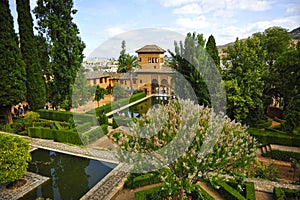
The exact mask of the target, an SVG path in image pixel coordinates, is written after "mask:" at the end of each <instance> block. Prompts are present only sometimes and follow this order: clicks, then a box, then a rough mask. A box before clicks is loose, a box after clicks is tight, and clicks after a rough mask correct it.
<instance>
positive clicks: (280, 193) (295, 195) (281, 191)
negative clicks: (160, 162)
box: [273, 187, 300, 200]
mask: <svg viewBox="0 0 300 200" xmlns="http://www.w3.org/2000/svg"><path fill="white" fill-rule="evenodd" d="M273 196H274V199H275V200H286V199H300V191H299V190H293V189H288V188H278V187H274V190H273Z"/></svg>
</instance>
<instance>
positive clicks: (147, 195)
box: [134, 186, 168, 200]
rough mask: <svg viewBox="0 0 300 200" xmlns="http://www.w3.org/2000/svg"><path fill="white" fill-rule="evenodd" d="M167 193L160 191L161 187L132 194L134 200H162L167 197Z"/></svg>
mask: <svg viewBox="0 0 300 200" xmlns="http://www.w3.org/2000/svg"><path fill="white" fill-rule="evenodd" d="M167 196H168V193H167V191H165V190H162V186H156V187H153V188H150V189H147V190H142V191H139V192H135V193H134V199H135V200H148V199H162V198H163V197H167Z"/></svg>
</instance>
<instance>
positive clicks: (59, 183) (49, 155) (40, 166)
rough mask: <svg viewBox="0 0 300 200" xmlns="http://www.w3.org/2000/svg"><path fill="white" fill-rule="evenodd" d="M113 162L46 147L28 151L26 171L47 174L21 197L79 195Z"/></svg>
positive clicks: (74, 196)
mask: <svg viewBox="0 0 300 200" xmlns="http://www.w3.org/2000/svg"><path fill="white" fill-rule="evenodd" d="M115 166H116V165H115V164H110V163H104V162H100V161H96V160H90V159H86V158H81V157H76V156H71V155H67V154H62V153H57V152H54V151H48V150H36V151H33V152H32V162H31V163H30V164H29V168H28V171H30V172H34V173H37V174H40V175H43V176H47V177H49V178H50V180H49V181H47V182H46V183H44V184H43V185H41V186H39V187H38V188H37V189H35V190H33V191H31V192H30V193H29V194H27V195H26V196H24V197H23V198H22V199H36V198H37V197H43V198H50V199H66V200H72V199H79V198H80V197H81V196H83V195H84V194H85V193H86V192H87V191H88V190H89V189H90V188H92V187H93V186H94V185H95V184H96V183H97V182H99V181H100V180H101V179H102V178H103V177H104V176H105V175H106V174H108V173H109V172H110V171H111V170H112V169H113V168H114V167H115Z"/></svg>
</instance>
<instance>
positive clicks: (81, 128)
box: [76, 122, 92, 133]
mask: <svg viewBox="0 0 300 200" xmlns="http://www.w3.org/2000/svg"><path fill="white" fill-rule="evenodd" d="M91 126H92V123H91V122H86V123H84V124H77V125H76V130H77V132H78V133H84V132H86V131H88V130H90V129H91Z"/></svg>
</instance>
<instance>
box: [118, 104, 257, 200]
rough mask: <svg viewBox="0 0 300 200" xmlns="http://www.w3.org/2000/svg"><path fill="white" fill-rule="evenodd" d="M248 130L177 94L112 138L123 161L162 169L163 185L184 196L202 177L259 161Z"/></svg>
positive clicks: (147, 168) (145, 168)
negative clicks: (182, 98) (176, 98)
mask: <svg viewBox="0 0 300 200" xmlns="http://www.w3.org/2000/svg"><path fill="white" fill-rule="evenodd" d="M246 130H247V127H245V126H242V125H241V124H240V123H236V122H234V121H231V120H230V119H229V118H228V117H227V116H224V115H222V114H218V115H216V114H215V113H214V112H213V110H212V109H210V108H207V107H203V106H199V105H195V104H194V103H193V102H192V101H189V100H177V101H171V102H170V103H169V104H166V105H160V106H158V107H156V108H153V109H150V110H149V111H148V113H147V114H146V115H145V116H142V117H141V118H139V119H138V120H137V121H136V122H135V123H131V124H130V126H129V127H128V128H127V129H126V130H125V129H124V130H123V131H120V130H118V132H116V133H112V139H113V140H114V142H115V143H116V144H117V145H118V146H119V147H120V148H119V150H118V156H119V159H120V161H121V162H126V163H129V164H133V166H134V167H133V169H134V170H136V171H138V172H145V171H153V170H157V169H162V170H161V179H162V182H163V183H164V184H163V188H164V189H165V190H167V191H168V192H169V193H170V194H173V195H176V194H177V195H180V196H183V193H191V191H193V190H196V189H197V184H196V183H197V182H198V181H199V180H200V179H201V178H207V179H209V178H211V177H212V176H215V175H218V174H220V173H226V174H228V173H232V172H234V173H236V172H244V170H245V169H246V167H247V166H249V165H251V164H252V163H253V161H254V159H255V157H256V141H255V140H254V138H252V137H251V136H249V135H248V133H247V131H246ZM210 172H213V173H210Z"/></svg>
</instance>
